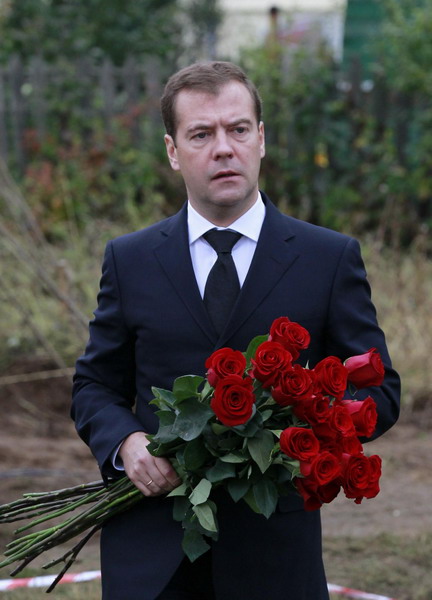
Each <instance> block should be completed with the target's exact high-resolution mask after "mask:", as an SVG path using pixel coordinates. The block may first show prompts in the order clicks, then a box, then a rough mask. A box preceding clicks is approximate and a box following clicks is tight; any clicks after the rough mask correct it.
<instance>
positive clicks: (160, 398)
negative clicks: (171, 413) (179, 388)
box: [150, 387, 176, 408]
mask: <svg viewBox="0 0 432 600" xmlns="http://www.w3.org/2000/svg"><path fill="white" fill-rule="evenodd" d="M151 390H152V393H153V395H154V398H153V400H151V402H150V404H156V406H158V407H159V408H163V407H164V406H168V407H172V406H174V403H175V400H176V397H175V395H174V394H173V393H172V392H171V391H170V390H164V389H162V388H157V387H152V389H151Z"/></svg>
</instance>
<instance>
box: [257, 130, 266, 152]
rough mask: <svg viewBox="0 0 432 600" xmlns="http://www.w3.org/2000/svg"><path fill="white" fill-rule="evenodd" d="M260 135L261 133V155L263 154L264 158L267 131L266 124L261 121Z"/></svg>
mask: <svg viewBox="0 0 432 600" xmlns="http://www.w3.org/2000/svg"><path fill="white" fill-rule="evenodd" d="M258 133H259V139H260V154H261V158H264V156H265V131H264V123H263V122H262V121H260V124H259V125H258Z"/></svg>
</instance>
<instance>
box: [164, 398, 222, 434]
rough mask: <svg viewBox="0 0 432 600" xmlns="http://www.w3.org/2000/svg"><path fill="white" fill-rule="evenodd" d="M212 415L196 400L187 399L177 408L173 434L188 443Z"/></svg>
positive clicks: (209, 410) (208, 409)
mask: <svg viewBox="0 0 432 600" xmlns="http://www.w3.org/2000/svg"><path fill="white" fill-rule="evenodd" d="M213 415H214V413H213V411H212V409H211V408H210V407H209V406H207V405H205V404H202V403H201V402H199V400H197V399H196V398H188V399H187V400H184V401H183V402H182V403H181V405H180V406H179V413H178V415H177V417H176V419H175V422H174V425H173V433H175V434H176V435H178V436H179V437H180V438H181V439H182V440H185V441H186V442H189V441H190V440H193V439H195V438H196V437H198V436H199V435H200V434H201V433H202V431H203V429H204V427H205V426H206V425H207V422H208V420H209V419H210V418H211V417H212V416H213Z"/></svg>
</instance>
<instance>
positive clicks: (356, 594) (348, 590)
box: [327, 583, 395, 600]
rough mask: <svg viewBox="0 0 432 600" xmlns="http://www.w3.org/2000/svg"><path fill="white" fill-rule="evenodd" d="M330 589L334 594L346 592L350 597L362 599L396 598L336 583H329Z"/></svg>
mask: <svg viewBox="0 0 432 600" xmlns="http://www.w3.org/2000/svg"><path fill="white" fill-rule="evenodd" d="M327 587H328V591H329V592H331V593H332V594H344V595H345V596H348V598H359V599H361V600H395V599H394V598H389V597H388V596H380V595H379V594H368V593H367V592H361V591H360V590H353V589H351V588H347V587H342V586H341V585H335V584H334V583H328V584H327Z"/></svg>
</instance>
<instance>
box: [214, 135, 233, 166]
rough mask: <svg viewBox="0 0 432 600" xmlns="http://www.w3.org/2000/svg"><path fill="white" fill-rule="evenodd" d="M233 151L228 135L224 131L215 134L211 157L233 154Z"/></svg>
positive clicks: (216, 157)
mask: <svg viewBox="0 0 432 600" xmlns="http://www.w3.org/2000/svg"><path fill="white" fill-rule="evenodd" d="M233 154H234V151H233V147H232V143H231V139H230V137H229V136H228V135H227V133H226V132H225V131H220V132H218V133H217V135H216V136H215V140H214V147H213V158H214V159H215V160H217V159H218V158H225V157H231V156H233Z"/></svg>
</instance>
